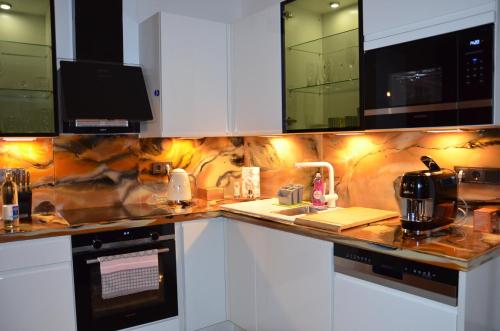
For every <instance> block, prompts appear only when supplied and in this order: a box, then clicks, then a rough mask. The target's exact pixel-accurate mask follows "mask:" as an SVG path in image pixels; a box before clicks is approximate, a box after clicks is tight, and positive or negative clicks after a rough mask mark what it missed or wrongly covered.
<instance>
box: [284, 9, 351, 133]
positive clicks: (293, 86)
mask: <svg viewBox="0 0 500 331" xmlns="http://www.w3.org/2000/svg"><path fill="white" fill-rule="evenodd" d="M359 35H360V31H359V4H358V1H356V0H339V1H328V0H326V1H325V0H293V1H288V2H284V3H283V4H282V44H283V77H284V82H283V88H284V91H283V121H284V123H283V128H284V131H285V132H301V131H326V130H328V131H330V130H333V131H335V130H349V129H351V130H355V129H358V128H359V126H360V117H359V104H360V93H359V91H360V87H359V72H360V69H359V68H360V64H359V54H360V42H359Z"/></svg>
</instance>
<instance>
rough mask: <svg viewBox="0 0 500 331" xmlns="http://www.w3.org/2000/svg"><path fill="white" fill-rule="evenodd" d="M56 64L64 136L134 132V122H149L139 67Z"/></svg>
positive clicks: (149, 114)
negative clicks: (60, 83)
mask: <svg viewBox="0 0 500 331" xmlns="http://www.w3.org/2000/svg"><path fill="white" fill-rule="evenodd" d="M60 64H61V69H60V74H61V82H62V89H61V97H62V103H63V105H64V107H63V109H64V111H63V118H62V119H63V131H64V132H71V133H120V132H128V133H130V132H138V131H137V130H135V129H134V128H133V126H134V125H135V126H138V123H137V122H139V121H149V120H152V119H153V114H152V112H151V106H150V104H149V99H148V94H147V91H146V85H145V83H144V77H143V75H142V70H141V68H140V67H133V66H125V65H122V64H113V63H94V62H70V61H61V63H60ZM127 122H128V123H127ZM134 122H136V123H134ZM85 128H89V129H88V130H87V129H85ZM120 128H123V129H121V130H120ZM127 128H128V129H127Z"/></svg>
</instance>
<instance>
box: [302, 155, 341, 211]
mask: <svg viewBox="0 0 500 331" xmlns="http://www.w3.org/2000/svg"><path fill="white" fill-rule="evenodd" d="M295 167H296V168H320V167H325V168H327V169H328V184H329V185H328V194H325V196H324V198H325V201H326V204H327V206H328V208H335V207H336V206H337V204H336V201H337V199H338V198H339V196H338V195H337V194H335V185H334V181H333V180H334V177H333V176H334V171H333V166H332V164H331V163H329V162H325V161H320V162H297V163H295Z"/></svg>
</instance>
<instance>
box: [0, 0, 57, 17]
mask: <svg viewBox="0 0 500 331" xmlns="http://www.w3.org/2000/svg"><path fill="white" fill-rule="evenodd" d="M0 2H7V3H10V4H11V5H12V9H11V11H13V12H17V13H24V14H33V15H44V16H45V14H46V13H47V12H48V9H49V0H0Z"/></svg>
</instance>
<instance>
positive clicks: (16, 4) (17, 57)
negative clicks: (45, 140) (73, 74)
mask: <svg viewBox="0 0 500 331" xmlns="http://www.w3.org/2000/svg"><path fill="white" fill-rule="evenodd" d="M52 7H53V6H52V1H51V0H8V1H5V2H4V1H0V136H9V135H26V136H36V135H42V136H43V135H53V134H55V132H56V125H55V115H54V114H55V110H54V108H55V107H54V99H55V96H54V81H53V65H54V60H53V57H54V52H53V47H54V44H53V28H52V19H53V18H52V16H53V15H52V11H53V9H52Z"/></svg>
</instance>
